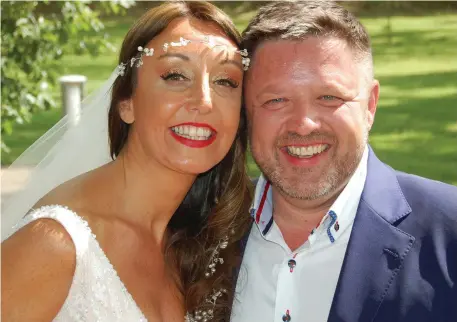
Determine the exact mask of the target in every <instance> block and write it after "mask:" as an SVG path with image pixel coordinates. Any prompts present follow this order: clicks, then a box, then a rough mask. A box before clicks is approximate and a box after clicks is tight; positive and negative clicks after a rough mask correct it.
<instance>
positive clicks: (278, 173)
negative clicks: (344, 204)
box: [245, 37, 377, 200]
mask: <svg viewBox="0 0 457 322" xmlns="http://www.w3.org/2000/svg"><path fill="white" fill-rule="evenodd" d="M353 57H354V56H353V53H352V51H351V49H350V48H348V46H347V45H346V43H345V42H344V41H342V40H339V39H334V38H323V39H318V38H314V37H310V38H307V39H305V40H302V41H269V42H266V43H265V44H263V45H261V46H260V47H259V48H258V49H257V51H256V53H255V56H254V58H253V62H252V64H251V67H250V70H249V72H248V76H247V77H248V78H247V81H246V85H245V86H246V87H245V88H246V107H247V112H248V117H249V125H250V142H251V149H252V154H253V157H254V159H255V161H256V162H257V164H258V165H259V167H260V169H261V170H262V172H263V173H264V174H265V175H266V176H267V177H268V179H269V180H271V181H272V183H273V184H274V185H275V186H276V187H277V188H279V189H280V190H281V191H282V192H283V193H284V194H285V195H287V196H289V197H292V198H297V199H304V200H313V199H316V198H319V197H322V196H325V195H327V194H329V193H331V192H334V191H335V190H336V189H339V188H340V187H341V186H342V185H344V184H345V182H346V181H347V180H348V178H349V177H350V175H351V174H352V173H353V171H354V170H355V168H356V167H357V165H358V162H359V161H360V159H361V156H362V154H363V151H364V148H365V146H366V143H367V136H368V131H369V129H370V128H371V124H372V121H373V117H374V110H375V107H376V102H374V101H377V92H376V95H375V96H376V100H373V99H372V97H371V92H372V88H371V87H370V94H369V95H368V96H367V95H366V93H367V90H366V82H365V81H363V80H365V79H366V77H365V75H362V74H363V73H361V70H360V68H359V66H358V65H357V62H355V60H354V59H353ZM376 88H377V87H376ZM373 102H374V104H373ZM369 106H370V108H369Z"/></svg>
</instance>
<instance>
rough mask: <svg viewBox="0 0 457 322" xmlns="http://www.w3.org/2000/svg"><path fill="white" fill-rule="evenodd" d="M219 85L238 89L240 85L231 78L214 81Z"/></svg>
mask: <svg viewBox="0 0 457 322" xmlns="http://www.w3.org/2000/svg"><path fill="white" fill-rule="evenodd" d="M214 83H216V84H217V85H221V86H226V87H231V88H238V86H239V83H238V82H237V81H235V80H233V79H231V78H219V79H216V80H215V81H214Z"/></svg>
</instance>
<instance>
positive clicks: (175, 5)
mask: <svg viewBox="0 0 457 322" xmlns="http://www.w3.org/2000/svg"><path fill="white" fill-rule="evenodd" d="M182 17H188V18H192V19H198V20H200V21H204V22H208V23H212V24H215V25H217V26H218V27H219V28H220V29H221V30H222V31H223V32H224V33H225V35H226V36H227V38H229V39H230V40H232V41H233V42H234V43H236V44H237V45H238V46H239V44H240V41H241V37H240V34H239V32H238V31H237V30H236V27H235V26H234V24H233V22H232V21H231V20H230V18H229V17H228V16H227V15H226V14H225V13H223V12H222V11H221V10H219V9H218V8H217V7H215V6H214V5H212V4H210V3H208V2H194V1H190V2H167V3H165V4H162V5H160V6H158V7H156V8H153V9H150V10H149V11H148V12H147V13H146V14H144V15H143V16H142V17H141V18H140V19H139V20H138V21H137V22H136V23H135V24H134V25H133V27H132V28H131V29H130V31H129V32H128V34H127V36H126V37H125V39H124V42H123V44H122V49H121V53H120V56H119V63H121V62H128V61H129V60H130V59H131V58H132V57H135V55H136V54H137V48H138V46H143V47H144V46H145V45H146V44H147V43H148V42H149V41H150V40H151V39H153V38H154V37H155V36H156V35H158V34H159V33H160V32H162V31H163V30H164V29H165V28H166V27H167V26H168V25H169V24H170V22H171V21H173V20H174V19H177V18H182ZM135 70H136V69H135V68H130V66H127V68H126V70H125V74H124V76H122V77H118V78H117V79H116V81H115V83H114V85H113V91H112V101H111V106H110V110H109V136H110V146H111V155H112V157H113V158H116V157H117V156H118V155H119V153H120V152H121V150H122V148H123V147H124V145H125V143H126V141H127V137H128V133H129V124H127V123H125V122H123V121H122V119H121V118H120V115H119V102H121V101H123V100H126V99H129V98H130V97H131V96H132V94H133V92H134V90H135V84H136V74H135ZM246 149H247V125H246V114H245V109H244V108H241V112H240V124H239V127H238V132H237V135H236V138H235V141H234V142H233V144H232V146H231V148H230V151H229V153H228V154H227V155H226V156H225V158H224V159H223V160H222V161H221V162H220V163H219V164H217V165H215V166H214V167H213V168H212V169H211V170H209V171H207V172H205V173H203V174H200V175H199V176H198V177H197V180H196V181H195V182H194V184H193V185H192V187H191V189H190V191H189V192H188V193H187V195H186V197H185V199H184V201H183V202H182V203H181V205H180V206H179V208H178V209H177V211H176V212H175V213H174V215H173V217H172V218H171V220H170V222H169V224H168V231H167V232H168V238H167V242H166V245H165V249H164V252H165V256H166V259H167V263H168V264H169V265H170V266H171V267H173V269H176V272H177V279H178V280H177V284H178V285H179V288H180V290H181V292H182V294H183V296H184V299H185V306H186V310H187V311H189V312H192V311H194V310H195V309H196V308H202V309H209V308H211V305H209V304H208V303H206V302H205V298H206V297H207V296H209V295H210V294H211V293H212V291H213V290H218V289H221V288H223V289H226V290H227V293H226V295H224V296H223V297H221V298H219V299H218V300H217V306H216V310H215V311H214V319H213V321H228V320H229V317H230V316H229V315H230V308H231V304H232V300H233V294H234V289H235V283H236V281H235V276H234V274H235V271H236V270H237V268H238V266H239V264H240V261H241V259H240V257H241V256H240V255H241V254H240V240H241V239H242V237H243V236H244V234H245V233H246V231H247V229H248V227H249V224H250V217H249V214H248V211H249V205H250V200H251V189H250V184H251V183H250V180H249V177H248V176H247V173H246V166H245V161H246ZM225 236H229V241H228V247H227V248H226V249H224V250H222V252H221V254H220V256H221V257H223V259H224V264H218V265H217V266H216V273H215V274H214V275H213V276H211V277H210V278H207V277H206V276H205V273H206V272H207V269H208V265H209V264H210V263H209V262H210V259H211V256H212V254H213V252H214V249H215V247H217V245H218V243H219V241H220V240H222V239H223V238H224V237H225ZM208 305H209V306H208Z"/></svg>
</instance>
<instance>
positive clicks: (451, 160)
mask: <svg viewBox="0 0 457 322" xmlns="http://www.w3.org/2000/svg"><path fill="white" fill-rule="evenodd" d="M251 16H252V12H248V13H241V14H237V15H236V16H235V17H234V20H235V23H236V24H237V26H238V27H239V28H240V29H243V28H244V27H245V26H246V25H247V22H248V21H249V19H250V17H251ZM133 20H134V18H131V17H123V18H116V20H110V21H108V22H106V27H107V29H108V32H109V33H110V34H111V35H112V37H113V38H112V42H113V43H114V44H115V45H117V46H120V44H121V42H122V38H123V36H124V35H125V33H126V32H127V30H128V28H129V26H130V25H131V23H132V22H133ZM362 21H363V23H364V24H365V25H366V27H367V29H368V31H369V33H370V35H371V37H372V41H373V51H374V60H375V74H376V77H377V78H378V79H379V81H380V83H381V98H380V102H379V106H378V112H377V114H376V120H375V126H374V128H373V130H372V133H371V136H370V143H371V145H372V146H373V147H374V149H375V151H376V153H377V155H378V156H379V157H380V158H381V160H383V161H385V162H387V163H388V164H390V165H391V166H392V167H394V168H396V169H398V170H402V171H406V172H410V173H414V174H417V175H421V176H425V177H428V178H432V179H436V180H440V181H444V182H448V183H451V184H454V185H457V37H455V32H456V30H457V17H456V16H455V15H437V16H425V17H394V18H392V33H391V36H390V37H389V36H388V33H387V32H386V29H385V26H386V22H387V19H386V18H369V19H368V18H367V19H362ZM116 55H117V53H112V52H110V53H106V54H104V55H103V56H100V57H96V58H93V57H89V56H67V57H66V58H65V59H63V61H62V64H63V66H65V67H64V69H65V73H77V74H83V75H86V76H87V77H88V79H89V81H88V84H87V86H86V88H87V92H90V91H92V90H94V89H95V88H97V87H98V86H99V85H100V84H102V83H103V81H104V80H105V79H106V78H107V77H108V76H109V74H110V73H111V72H112V70H113V69H114V67H115V65H116ZM59 95H60V94H59V93H57V92H56V96H57V97H59ZM61 114H62V112H61V110H60V109H56V110H51V111H45V112H40V113H37V114H36V115H34V117H33V119H32V122H31V123H30V124H26V125H22V126H17V127H16V128H15V131H14V134H13V136H11V137H5V141H6V143H7V144H8V145H9V146H10V147H11V148H12V152H11V153H10V154H8V155H7V154H3V155H2V164H8V163H11V162H12V161H13V160H14V159H15V158H16V157H17V156H18V155H19V154H20V153H21V152H22V151H24V150H25V148H26V147H28V146H29V145H30V144H31V143H32V142H33V141H34V140H35V139H37V138H38V137H39V136H40V135H41V134H43V133H44V132H46V130H47V129H48V128H49V127H51V126H52V125H53V124H54V123H55V122H56V121H57V120H58V119H59V118H60V117H61ZM248 167H249V171H250V174H251V175H256V174H258V169H257V167H256V166H255V164H254V163H253V162H252V160H251V159H249V162H248Z"/></svg>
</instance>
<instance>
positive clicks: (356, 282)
mask: <svg viewBox="0 0 457 322" xmlns="http://www.w3.org/2000/svg"><path fill="white" fill-rule="evenodd" d="M410 212H411V208H410V207H409V205H408V203H407V202H406V200H405V199H404V197H403V194H402V192H401V190H400V187H399V185H398V181H397V178H396V175H395V172H394V171H393V170H392V169H391V168H389V167H388V166H386V165H385V164H383V163H382V162H381V161H379V160H378V159H377V158H376V156H375V155H374V153H373V151H372V150H371V148H370V154H369V157H368V172H367V180H366V182H365V187H364V191H363V193H362V198H361V201H360V204H359V208H358V210H357V215H356V218H355V220H354V226H353V228H352V233H351V238H350V240H349V244H348V248H347V251H346V255H345V259H344V262H343V266H342V269H341V273H340V277H339V281H338V285H337V288H336V291H335V296H334V298H333V303H332V307H331V309H330V314H329V319H328V321H329V322H336V321H363V322H365V321H372V320H373V319H374V317H375V316H376V312H377V311H378V309H379V307H380V305H381V303H382V301H383V299H384V297H385V295H386V293H387V292H388V290H389V287H390V286H391V285H392V283H393V282H394V281H395V278H396V276H397V275H398V271H399V270H400V269H401V267H402V263H403V260H404V258H405V257H406V256H407V254H408V252H409V250H410V249H411V247H412V245H413V243H414V237H412V236H410V235H408V234H407V233H405V232H403V231H401V230H399V229H398V228H396V227H395V223H396V222H398V220H400V219H402V218H403V217H404V216H406V215H408V214H409V213H410Z"/></svg>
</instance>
